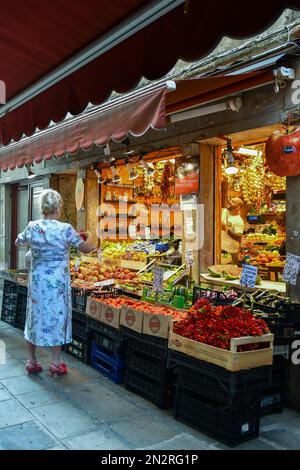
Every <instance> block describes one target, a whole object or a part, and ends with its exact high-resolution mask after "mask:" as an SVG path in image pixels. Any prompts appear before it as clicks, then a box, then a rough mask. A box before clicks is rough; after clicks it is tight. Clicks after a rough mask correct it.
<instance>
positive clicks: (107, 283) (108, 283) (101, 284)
mask: <svg viewBox="0 0 300 470" xmlns="http://www.w3.org/2000/svg"><path fill="white" fill-rule="evenodd" d="M114 283H115V280H114V279H106V281H100V282H95V284H94V286H95V287H105V286H112V285H114Z"/></svg>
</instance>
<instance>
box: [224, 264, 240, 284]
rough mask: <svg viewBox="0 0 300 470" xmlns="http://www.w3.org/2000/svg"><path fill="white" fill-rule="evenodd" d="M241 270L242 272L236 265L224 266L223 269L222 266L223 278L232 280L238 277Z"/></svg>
mask: <svg viewBox="0 0 300 470" xmlns="http://www.w3.org/2000/svg"><path fill="white" fill-rule="evenodd" d="M241 272H242V268H238V267H236V266H233V267H232V266H230V267H226V268H225V269H224V268H223V276H224V277H225V279H228V280H229V281H234V280H236V279H239V278H240V275H241Z"/></svg>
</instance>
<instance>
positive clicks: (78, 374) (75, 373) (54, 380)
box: [44, 367, 91, 393]
mask: <svg viewBox="0 0 300 470" xmlns="http://www.w3.org/2000/svg"><path fill="white" fill-rule="evenodd" d="M44 377H45V381H47V382H48V384H51V386H53V387H55V388H56V389H57V390H60V391H62V392H64V393H67V392H70V391H72V390H74V389H75V388H79V387H81V386H83V385H85V384H86V383H88V382H90V381H91V378H90V377H89V376H88V375H87V374H86V373H85V372H84V371H82V370H80V369H78V368H77V367H69V368H68V374H67V375H63V376H57V375H55V376H54V377H52V376H51V375H50V374H49V373H48V372H47V373H46V375H45V376H44Z"/></svg>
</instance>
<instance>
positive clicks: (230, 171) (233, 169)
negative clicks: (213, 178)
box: [225, 139, 239, 175]
mask: <svg viewBox="0 0 300 470" xmlns="http://www.w3.org/2000/svg"><path fill="white" fill-rule="evenodd" d="M226 157H227V167H226V168H225V173H226V174H227V175H234V174H236V173H237V172H238V171H239V169H238V167H237V166H235V164H234V156H233V148H232V145H231V140H230V139H228V140H227V148H226Z"/></svg>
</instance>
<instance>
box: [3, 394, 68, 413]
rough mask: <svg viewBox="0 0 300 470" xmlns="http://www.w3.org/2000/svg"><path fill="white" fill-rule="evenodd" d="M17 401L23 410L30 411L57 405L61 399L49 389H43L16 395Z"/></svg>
mask: <svg viewBox="0 0 300 470" xmlns="http://www.w3.org/2000/svg"><path fill="white" fill-rule="evenodd" d="M0 397H1V390H0ZM18 400H19V402H21V403H22V405H24V406H25V408H27V409H29V410H30V409H31V408H37V407H40V406H46V405H50V403H57V402H58V401H62V400H63V397H62V396H61V395H59V394H57V393H55V392H53V391H51V390H49V389H44V390H39V391H37V392H30V393H24V394H22V395H18Z"/></svg>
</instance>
